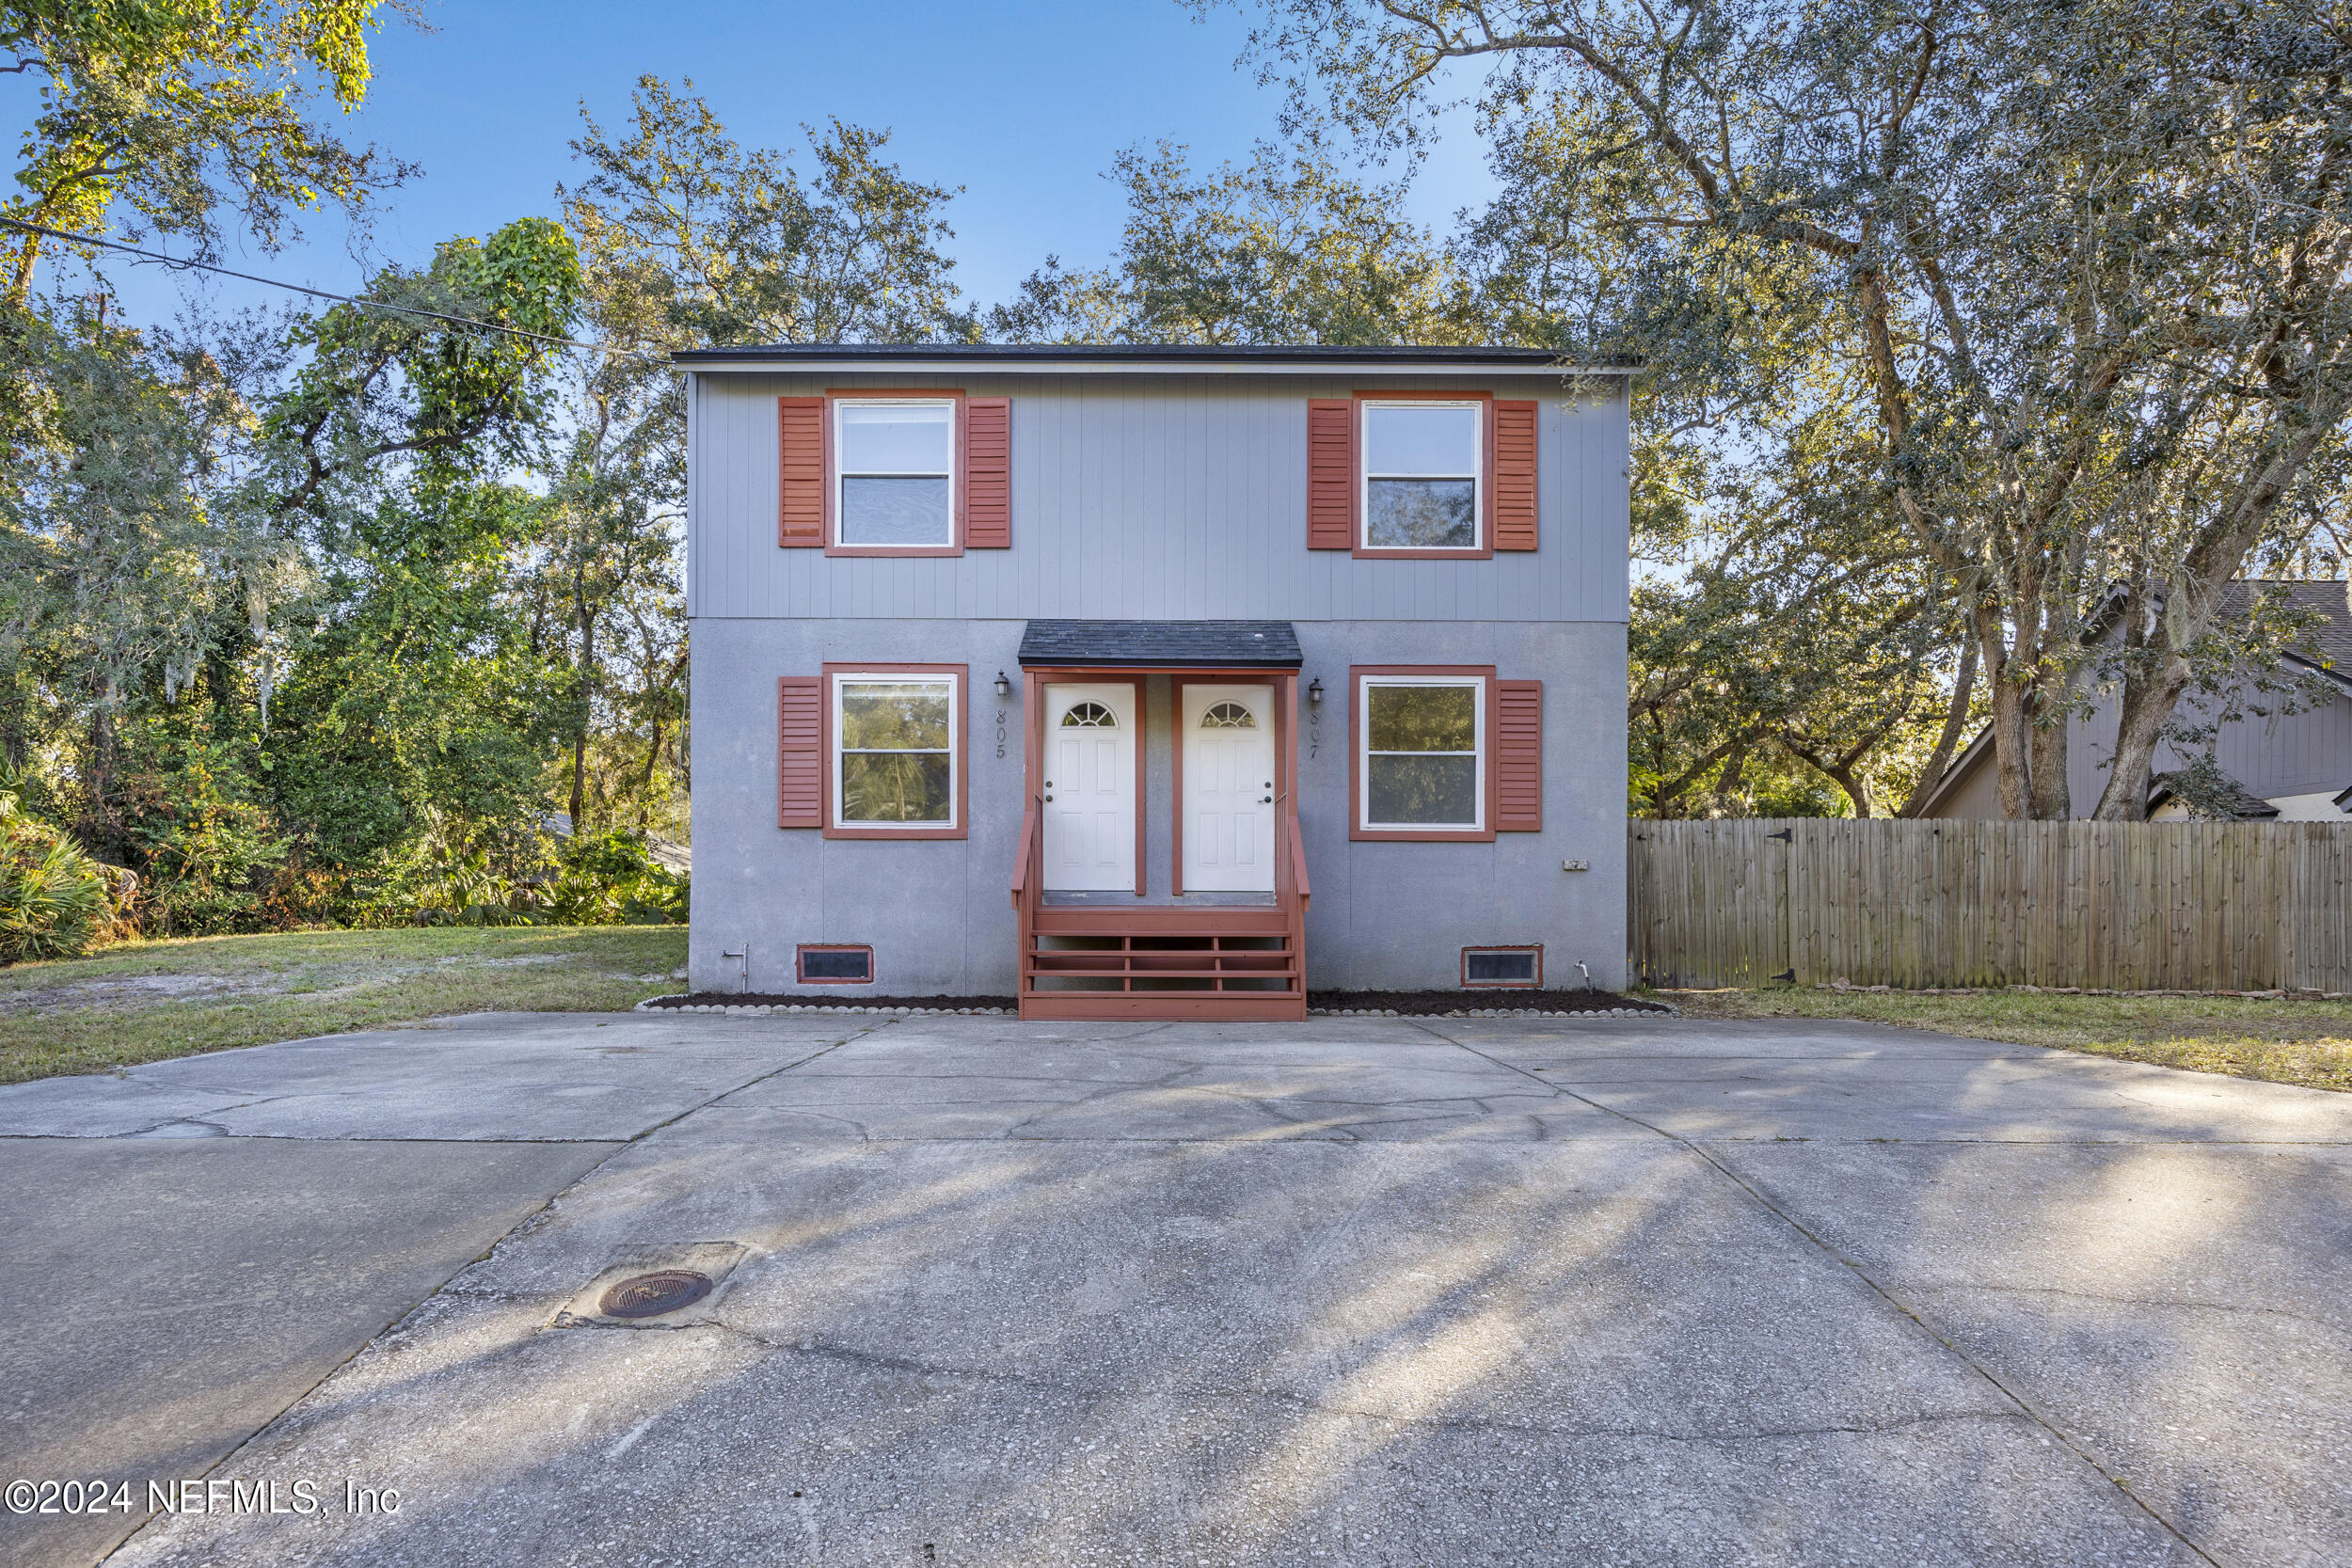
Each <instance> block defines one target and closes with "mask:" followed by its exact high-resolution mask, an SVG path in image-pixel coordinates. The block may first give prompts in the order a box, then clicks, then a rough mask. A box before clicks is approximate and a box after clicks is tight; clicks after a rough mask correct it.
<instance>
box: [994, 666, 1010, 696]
mask: <svg viewBox="0 0 2352 1568" xmlns="http://www.w3.org/2000/svg"><path fill="white" fill-rule="evenodd" d="M996 695H997V697H998V698H999V699H1002V698H1006V697H1009V696H1011V695H1012V679H1011V677H1010V676H1009V675H1007V674H1006V673H1004V672H1003V671H1002V670H999V671H997V672H996Z"/></svg>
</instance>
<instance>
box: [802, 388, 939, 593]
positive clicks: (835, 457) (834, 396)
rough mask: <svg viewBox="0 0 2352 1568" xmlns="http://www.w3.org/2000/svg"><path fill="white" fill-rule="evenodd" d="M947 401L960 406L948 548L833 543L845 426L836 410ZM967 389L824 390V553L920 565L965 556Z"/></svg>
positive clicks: (837, 521) (836, 521) (838, 502)
mask: <svg viewBox="0 0 2352 1568" xmlns="http://www.w3.org/2000/svg"><path fill="white" fill-rule="evenodd" d="M943 398H944V399H946V400H947V401H948V402H950V403H952V404H955V416H954V420H953V423H954V428H955V437H954V439H955V443H956V450H955V451H953V452H951V453H949V454H948V459H947V472H948V474H949V475H950V476H951V477H950V478H949V480H948V484H949V486H950V487H951V488H952V489H953V490H954V492H955V505H954V507H953V508H952V509H951V511H950V514H949V515H948V518H947V543H946V544H945V545H844V544H842V543H840V541H839V540H838V539H836V538H835V537H834V531H835V530H836V528H837V527H838V526H839V518H838V516H837V515H836V514H837V513H838V512H839V510H840V499H841V471H840V451H839V446H840V433H841V425H840V421H839V420H837V419H836V418H835V417H834V405H835V404H843V403H898V402H904V401H907V400H909V399H916V400H923V399H928V400H930V401H933V402H936V401H938V400H940V399H943ZM963 403H964V399H963V388H961V387H828V388H825V553H826V554H827V555H847V556H884V557H890V556H896V557H898V558H899V559H902V560H908V561H920V560H922V559H924V558H925V557H927V556H943V555H961V554H962V553H963V509H964V491H965V490H966V488H967V487H968V486H967V484H966V483H965V479H964V473H963V454H964V451H965V449H966V447H967V445H968V444H969V437H968V434H967V433H966V431H965V429H964V407H963Z"/></svg>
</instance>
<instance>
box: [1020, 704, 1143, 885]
mask: <svg viewBox="0 0 2352 1568" xmlns="http://www.w3.org/2000/svg"><path fill="white" fill-rule="evenodd" d="M1044 750H1045V778H1044V788H1043V789H1042V790H1041V792H1040V800H1039V804H1040V805H1041V807H1042V809H1043V813H1044V823H1045V844H1044V859H1045V866H1044V873H1045V888H1046V891H1047V892H1049V893H1053V892H1059V893H1088V892H1100V891H1109V890H1113V889H1120V888H1124V889H1126V890H1128V891H1130V892H1133V891H1134V889H1135V885H1136V689H1135V688H1134V687H1132V686H1112V685H1091V684H1089V685H1083V686H1081V685H1069V686H1048V687H1047V688H1046V689H1045V748H1044Z"/></svg>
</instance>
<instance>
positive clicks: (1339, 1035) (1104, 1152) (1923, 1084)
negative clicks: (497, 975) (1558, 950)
mask: <svg viewBox="0 0 2352 1568" xmlns="http://www.w3.org/2000/svg"><path fill="white" fill-rule="evenodd" d="M0 1139H5V1140H7V1141H6V1142H5V1143H0V1160H4V1161H5V1162H6V1163H5V1165H0V1202H5V1203H6V1205H7V1211H6V1212H8V1215H9V1224H8V1227H6V1229H5V1230H4V1231H0V1292H4V1293H0V1330H5V1332H0V1390H5V1392H0V1399H5V1400H7V1401H8V1404H7V1405H6V1406H0V1475H5V1476H7V1477H16V1476H24V1477H27V1478H30V1479H34V1480H41V1479H56V1480H64V1479H67V1478H69V1477H75V1476H80V1477H92V1476H103V1477H105V1478H108V1480H109V1481H131V1482H132V1483H133V1485H134V1489H135V1492H136V1493H137V1496H136V1497H135V1501H134V1506H133V1507H132V1508H130V1509H129V1510H127V1511H125V1512H123V1513H108V1514H106V1515H104V1516H103V1517H101V1518H97V1519H88V1518H83V1519H73V1520H66V1519H60V1518H56V1517H54V1516H52V1517H46V1518H44V1517H41V1516H39V1515H33V1516H20V1515H9V1514H0V1560H8V1561H10V1562H42V1563H47V1562H76V1561H87V1560H91V1559H93V1558H95V1557H97V1556H98V1555H100V1554H101V1553H103V1551H104V1550H105V1549H106V1548H107V1547H108V1546H109V1545H110V1544H113V1543H114V1542H116V1541H118V1540H120V1539H122V1538H123V1537H124V1536H126V1535H127V1536H128V1537H129V1539H128V1541H127V1544H123V1545H122V1546H121V1547H120V1549H119V1551H117V1552H116V1554H115V1558H114V1560H116V1561H119V1562H127V1563H137V1564H143V1565H144V1564H188V1565H195V1564H219V1563H237V1564H278V1563H293V1562H314V1561H315V1562H337V1563H343V1562H349V1563H404V1564H405V1563H414V1564H446V1563H455V1562H467V1563H518V1564H519V1563H531V1564H563V1563H582V1564H587V1563H610V1562H621V1561H627V1562H631V1563H641V1564H660V1563H707V1562H758V1563H803V1562H807V1563H818V1562H821V1563H827V1564H833V1563H843V1564H850V1563H886V1564H896V1565H906V1564H929V1563H934V1562H937V1563H964V1564H982V1563H987V1564H993V1563H1045V1562H1055V1563H1060V1562H1072V1563H1097V1562H1099V1563H1122V1564H1124V1563H1137V1562H1149V1563H1153V1564H1159V1563H1200V1564H1206V1563H1250V1564H1255V1563H1266V1562H1330V1563H1342V1564H1366V1563H1380V1564H1386V1563H1433V1564H1453V1563H1486V1562H1493V1563H1513V1564H1524V1563H1530V1562H1562V1563H1574V1564H1586V1563H1641V1564H1650V1563H1690V1564H1707V1565H1709V1568H1718V1565H1724V1564H1734V1563H1756V1564H1766V1563H1770V1564H1784V1563H1853V1564H1871V1565H1877V1564H1928V1563H1960V1562H1972V1563H2003V1564H2008V1563H2048V1564H2104V1563H2134V1564H2139V1563H2147V1564H2156V1563H2167V1564H2170V1563H2179V1564H2191V1563H2201V1562H2217V1563H2279V1564H2286V1563H2298V1564H2322V1563H2341V1562H2344V1561H2347V1560H2352V1469H2348V1468H2347V1466H2346V1465H2344V1462H2343V1457H2342V1456H2343V1455H2344V1452H2345V1451H2347V1445H2352V1098H2347V1097H2343V1096H2330V1095H2327V1094H2323V1093H2319V1092H2316V1091H2307V1090H2299V1089H2294V1088H2287V1087H2282V1086H2278V1085H2262V1084H2251V1083H2242V1082H2238V1081H2234V1080H2230V1079H2220V1078H2209V1077H2201V1076H2196V1075H2191V1074H2185V1073H2178V1072H2171V1071H2168V1070H2165V1069H2154V1068H2141V1067H2135V1066H2132V1065H2129V1064H2122V1063H2115V1062H2108V1061H2104V1060H2099V1059H2095V1058H2090V1057H2082V1056H2074V1055H2067V1054H2063V1053H2043V1052H2038V1051H2032V1050H2029V1049H2026V1048H2020V1047H2010V1046H1999V1045H1992V1044H1987V1043H1983V1042H1979V1041H1970V1040H1963V1039H1954V1038H1950V1037H1941V1036H1934V1035H1926V1034H1918V1033H1912V1032H1903V1031H1890V1030H1881V1029H1874V1028H1868V1027H1864V1026H1858V1025H1810V1024H1798V1023H1752V1024H1724V1023H1711V1022H1686V1021H1681V1020H1628V1019H1608V1020H1595V1021H1589V1022H1579V1021H1569V1020H1546V1021H1527V1022H1518V1021H1503V1020H1434V1021H1423V1022H1416V1021H1411V1020H1402V1019H1385V1020H1383V1019H1370V1020H1359V1019H1319V1020H1314V1021H1311V1022H1309V1023H1307V1024H1304V1025H1223V1026H1216V1025H1185V1024H1177V1025H1168V1024H1156V1025H1155V1024H1062V1025H1044V1024H1023V1023H1019V1022H1014V1021H1011V1020H1000V1019H943V1020H901V1021H897V1022H891V1021H886V1020H880V1019H866V1018H856V1017H828V1016H821V1015H819V1016H811V1017H807V1018H771V1019H722V1018H708V1017H690V1018H662V1017H660V1016H646V1015H633V1016H628V1017H622V1018H613V1019H606V1020H598V1019H594V1018H586V1019H583V1018H578V1017H570V1018H564V1017H529V1018H489V1019H471V1020H462V1021H457V1022H455V1023H453V1024H452V1025H449V1026H447V1027H443V1028H439V1029H436V1030H431V1031H423V1032H404V1033H397V1034H384V1035H374V1036H352V1037H338V1038H333V1039H326V1040H313V1041H302V1042H294V1043H292V1044H288V1045H282V1046H270V1047H264V1048H261V1049H258V1050H252V1051H245V1052H237V1053H223V1054H220V1055H215V1056H209V1057H201V1058H195V1059H190V1060H185V1061H181V1062H175V1063H169V1064H163V1065H159V1066H156V1067H152V1068H146V1069H137V1070H135V1071H134V1072H132V1073H129V1074H127V1075H125V1076H122V1077H118V1078H100V1079H75V1080H61V1081H52V1082H49V1083H44V1084H36V1085H24V1086H22V1087H19V1088H15V1089H8V1090H0ZM550 1199H551V1201H549V1200H550ZM714 1243H725V1244H724V1245H714ZM738 1258H739V1259H740V1260H739V1261H737V1262H735V1263H734V1264H733V1268H732V1272H731V1273H725V1272H723V1271H724V1265H725V1260H727V1259H738ZM712 1259H718V1260H719V1261H718V1262H716V1263H713V1262H712V1261H711V1260H712ZM665 1261H667V1262H680V1263H682V1262H690V1261H691V1262H694V1263H696V1264H697V1265H698V1266H704V1267H706V1268H707V1269H716V1270H719V1271H721V1272H722V1273H723V1278H722V1282H721V1285H720V1288H719V1290H718V1291H717V1292H716V1293H715V1294H714V1295H713V1296H712V1297H711V1298H710V1299H709V1300H708V1301H707V1302H705V1303H702V1304H699V1305H698V1306H696V1307H691V1308H690V1309H688V1310H687V1311H686V1312H684V1313H682V1314H679V1315H678V1316H677V1317H675V1318H671V1319H666V1320H665V1319H650V1320H646V1323H647V1324H648V1326H643V1327H636V1328H626V1327H613V1326H556V1324H557V1323H558V1319H559V1315H560V1314H562V1313H563V1312H564V1310H565V1308H566V1307H567V1306H568V1307H570V1308H571V1309H572V1310H573V1311H576V1312H580V1311H589V1310H592V1309H593V1302H594V1292H593V1291H591V1292H590V1295H589V1296H588V1298H586V1304H583V1301H582V1299H581V1292H582V1291H584V1290H587V1289H588V1288H589V1287H590V1286H591V1285H592V1284H594V1283H595V1282H596V1281H598V1280H599V1278H600V1276H601V1277H604V1278H610V1277H612V1271H613V1269H615V1268H616V1267H617V1268H622V1269H632V1270H633V1269H640V1268H650V1267H656V1266H659V1265H660V1264H662V1263H663V1262H665ZM662 1323H672V1324H681V1323H682V1326H653V1325H660V1324H662ZM354 1353H356V1354H354ZM346 1356H348V1359H344V1357H346ZM306 1390H307V1391H306ZM248 1433H250V1434H251V1435H250V1437H249V1440H246V1438H247V1434H248ZM151 1479H154V1480H159V1481H172V1480H189V1481H196V1482H197V1483H198V1484H196V1485H194V1486H193V1487H190V1488H183V1490H182V1491H180V1492H179V1493H176V1494H174V1496H175V1497H177V1498H178V1500H179V1501H180V1502H181V1503H182V1504H183V1511H182V1512H180V1513H176V1514H175V1513H154V1514H152V1515H151V1514H150V1513H149V1511H148V1509H147V1506H146V1505H147V1502H148V1497H147V1495H146V1493H145V1491H144V1490H143V1489H144V1487H145V1484H146V1482H147V1481H149V1480H151ZM208 1480H209V1481H213V1482H215V1483H218V1484H216V1485H215V1486H214V1487H212V1489H211V1491H210V1493H209V1494H208V1493H207V1491H206V1489H205V1487H204V1486H203V1485H202V1484H201V1483H202V1482H203V1481H208ZM240 1483H242V1487H243V1490H242V1492H240V1489H239V1487H240ZM296 1483H302V1485H303V1487H304V1488H306V1490H297V1488H296ZM273 1487H274V1490H273ZM388 1489H389V1492H396V1493H397V1495H398V1497H397V1508H396V1509H394V1508H393V1507H392V1506H390V1504H391V1499H390V1497H389V1492H388ZM190 1497H193V1498H194V1499H195V1501H196V1504H203V1503H205V1502H206V1501H208V1500H209V1504H210V1506H209V1508H206V1509H203V1510H202V1511H199V1508H198V1507H197V1506H194V1505H191V1504H189V1501H188V1499H189V1498H190ZM306 1498H307V1499H309V1500H310V1507H308V1508H307V1509H306V1508H304V1507H303V1506H302V1500H303V1499H306ZM273 1505H274V1506H276V1507H277V1508H278V1510H279V1511H278V1512H275V1513H273V1512H269V1511H268V1510H269V1508H270V1507H272V1506H273ZM134 1532H135V1533H134Z"/></svg>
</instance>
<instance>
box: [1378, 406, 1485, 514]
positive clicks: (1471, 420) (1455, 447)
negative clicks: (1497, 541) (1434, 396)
mask: <svg viewBox="0 0 2352 1568" xmlns="http://www.w3.org/2000/svg"><path fill="white" fill-rule="evenodd" d="M1484 418H1485V410H1484V407H1483V405H1482V404H1480V403H1478V402H1476V401H1474V400H1472V401H1466V402H1461V403H1438V402H1414V403H1383V402H1378V401H1374V400H1367V401H1366V402H1365V403H1364V404H1363V420H1364V429H1363V453H1364V471H1363V479H1362V483H1363V487H1364V489H1363V497H1362V503H1363V504H1362V505H1361V507H1360V508H1359V515H1361V516H1362V517H1363V520H1364V521H1363V529H1364V538H1363V546H1364V548H1366V549H1372V550H1475V549H1479V548H1481V547H1482V546H1483V541H1482V539H1481V537H1480V524H1479V513H1480V502H1481V500H1482V499H1483V498H1482V497H1481V496H1480V495H1479V487H1480V485H1481V484H1482V483H1484V482H1483V479H1482V477H1481V473H1480V470H1481V469H1482V468H1483V467H1484V465H1483V464H1482V463H1481V462H1480V461H1479V454H1480V453H1481V452H1483V451H1485V450H1486V448H1485V446H1484V436H1485V433H1484V432H1483V431H1481V430H1480V428H1479V424H1480V421H1481V420H1483V419H1484Z"/></svg>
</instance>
